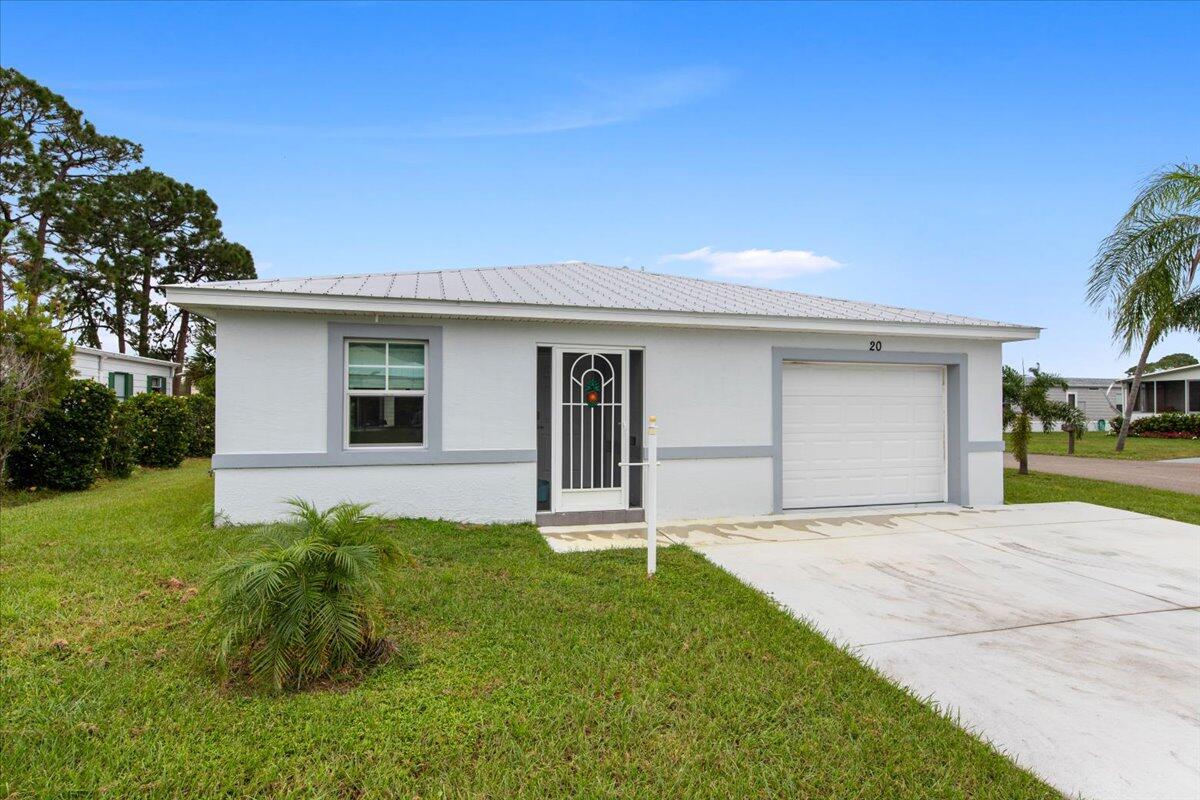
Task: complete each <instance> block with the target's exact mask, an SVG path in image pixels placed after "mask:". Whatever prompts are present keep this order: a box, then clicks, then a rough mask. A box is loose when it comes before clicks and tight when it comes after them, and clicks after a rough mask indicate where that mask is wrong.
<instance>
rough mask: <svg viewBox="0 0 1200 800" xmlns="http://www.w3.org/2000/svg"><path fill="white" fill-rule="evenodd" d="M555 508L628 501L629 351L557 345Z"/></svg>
mask: <svg viewBox="0 0 1200 800" xmlns="http://www.w3.org/2000/svg"><path fill="white" fill-rule="evenodd" d="M552 380H553V386H554V442H553V447H552V458H553V472H552V474H553V480H552V482H551V486H552V507H553V510H554V511H613V510H617V509H623V508H627V507H628V505H629V487H628V467H625V466H622V464H624V463H626V462H628V461H629V437H628V436H625V435H624V432H625V431H626V429H627V428H628V427H629V351H628V350H619V349H609V348H605V349H603V350H592V349H588V348H583V347H565V346H564V347H555V348H554V372H553V379H552Z"/></svg>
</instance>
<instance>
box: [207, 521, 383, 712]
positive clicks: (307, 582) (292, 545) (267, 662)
mask: <svg viewBox="0 0 1200 800" xmlns="http://www.w3.org/2000/svg"><path fill="white" fill-rule="evenodd" d="M287 503H288V504H289V505H290V506H291V507H292V511H291V513H290V517H291V520H290V522H288V523H286V524H278V525H267V526H264V527H261V528H259V529H256V530H254V531H252V532H251V533H250V534H249V536H248V537H247V544H248V545H249V548H248V549H247V550H245V551H244V552H240V553H237V554H235V555H232V556H230V557H229V559H228V560H227V561H226V562H225V563H224V564H223V565H221V566H220V567H219V568H218V569H217V571H216V572H215V573H214V574H213V576H212V577H211V578H210V580H209V588H210V589H211V590H212V591H213V592H214V594H215V598H216V604H215V605H216V608H215V611H214V613H213V615H212V616H211V618H210V619H209V621H208V623H207V625H206V629H207V630H206V633H207V636H208V638H209V640H210V641H212V642H214V643H215V653H216V661H217V664H218V665H219V666H220V667H221V669H222V671H228V670H229V668H230V666H231V665H232V664H240V665H242V666H244V671H245V672H246V673H248V674H249V676H250V678H251V679H252V680H254V681H258V682H260V683H262V684H266V685H267V686H270V687H271V688H272V689H273V690H275V691H276V692H278V691H282V690H283V689H284V688H300V687H302V686H304V685H306V684H308V683H311V682H312V681H314V680H316V679H318V678H321V677H324V676H328V675H330V674H332V673H335V672H338V671H339V670H342V669H345V668H349V667H353V666H363V665H366V664H369V663H371V662H373V661H378V660H380V659H381V658H383V657H384V656H386V654H387V653H388V652H389V650H390V643H389V642H388V641H387V640H386V639H383V638H381V637H380V636H379V634H378V632H377V631H378V623H377V617H378V615H379V611H380V608H381V606H382V595H383V591H384V586H385V584H386V583H387V582H388V579H389V578H391V577H393V576H394V574H395V571H396V567H397V566H398V562H399V558H400V550H399V548H398V546H397V544H396V542H395V540H394V539H393V538H392V536H391V534H390V533H388V532H387V531H385V530H384V529H383V528H382V527H381V526H380V524H379V522H380V521H379V520H378V519H377V518H375V517H371V516H368V515H367V514H365V513H364V512H365V510H366V506H364V505H358V504H354V503H341V504H339V505H336V506H333V507H332V508H329V509H327V510H325V511H320V510H318V509H317V508H316V507H315V506H313V505H312V504H311V503H307V502H305V501H303V500H298V499H293V500H288V501H287Z"/></svg>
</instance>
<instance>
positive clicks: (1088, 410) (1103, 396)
mask: <svg viewBox="0 0 1200 800" xmlns="http://www.w3.org/2000/svg"><path fill="white" fill-rule="evenodd" d="M1026 380H1029V378H1028V377H1026ZM1063 380H1065V381H1066V382H1067V388H1066V389H1065V390H1064V389H1059V388H1058V387H1054V388H1052V389H1050V390H1049V391H1048V392H1046V398H1047V399H1048V400H1052V401H1054V402H1057V403H1066V404H1067V405H1072V406H1075V407H1077V408H1080V409H1082V410H1083V413H1084V416H1086V417H1087V423H1088V426H1087V427H1088V430H1089V431H1104V430H1108V429H1109V427H1110V425H1109V423H1110V421H1111V420H1112V418H1113V417H1115V416H1117V415H1118V414H1119V413H1120V408H1119V407H1118V406H1119V403H1118V404H1116V405H1114V404H1113V403H1110V402H1109V399H1108V390H1109V388H1111V387H1112V386H1113V385H1114V384H1116V383H1118V382H1117V381H1115V380H1113V379H1112V378H1063ZM1060 425H1061V423H1057V424H1055V426H1054V429H1055V430H1059V428H1060ZM1033 429H1034V430H1035V431H1040V430H1041V429H1042V425H1041V422H1039V421H1038V420H1034V421H1033Z"/></svg>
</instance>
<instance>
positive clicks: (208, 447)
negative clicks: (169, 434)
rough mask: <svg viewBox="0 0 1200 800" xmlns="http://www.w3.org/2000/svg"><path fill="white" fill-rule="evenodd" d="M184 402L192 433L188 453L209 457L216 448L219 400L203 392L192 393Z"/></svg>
mask: <svg viewBox="0 0 1200 800" xmlns="http://www.w3.org/2000/svg"><path fill="white" fill-rule="evenodd" d="M183 402H184V405H185V406H186V407H187V412H188V424H189V427H190V434H191V437H190V439H189V440H188V455H189V456H192V457H194V458H207V457H209V456H211V455H212V454H213V451H214V450H215V449H216V431H217V402H216V401H215V400H213V398H211V397H209V396H207V395H203V394H190V395H188V396H186V397H184V398H183Z"/></svg>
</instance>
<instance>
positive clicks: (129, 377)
mask: <svg viewBox="0 0 1200 800" xmlns="http://www.w3.org/2000/svg"><path fill="white" fill-rule="evenodd" d="M125 396H126V397H133V373H131V372H126V373H125Z"/></svg>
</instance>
